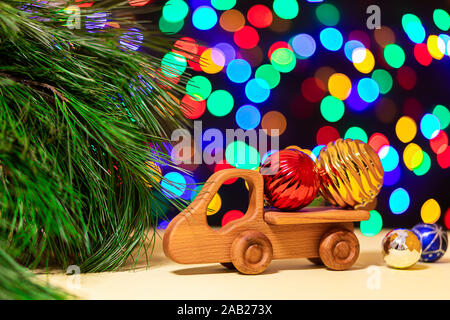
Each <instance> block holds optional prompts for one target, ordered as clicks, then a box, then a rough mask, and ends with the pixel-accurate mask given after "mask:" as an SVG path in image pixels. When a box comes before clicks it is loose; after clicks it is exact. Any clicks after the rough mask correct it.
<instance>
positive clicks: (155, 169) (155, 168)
mask: <svg viewBox="0 0 450 320" xmlns="http://www.w3.org/2000/svg"><path fill="white" fill-rule="evenodd" d="M145 166H146V167H147V168H149V169H150V175H151V177H152V178H153V181H155V183H159V182H161V178H162V171H161V168H160V167H159V165H158V164H156V163H155V162H153V161H145ZM142 180H144V181H145V183H146V184H147V186H148V187H150V188H151V187H152V185H151V184H150V183H149V182H148V181H147V180H146V179H144V178H142Z"/></svg>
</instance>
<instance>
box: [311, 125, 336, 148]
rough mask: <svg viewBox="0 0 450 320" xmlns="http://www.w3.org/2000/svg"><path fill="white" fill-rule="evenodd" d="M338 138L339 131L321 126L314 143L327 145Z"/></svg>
mask: <svg viewBox="0 0 450 320" xmlns="http://www.w3.org/2000/svg"><path fill="white" fill-rule="evenodd" d="M339 138H340V135H339V131H338V130H337V129H336V128H334V127H332V126H323V127H321V128H320V129H319V130H318V131H317V134H316V142H317V144H318V145H327V144H328V143H329V142H332V141H335V140H337V139H339ZM313 151H314V150H313Z"/></svg>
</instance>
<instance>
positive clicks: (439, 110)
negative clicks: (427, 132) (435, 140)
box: [433, 104, 450, 130]
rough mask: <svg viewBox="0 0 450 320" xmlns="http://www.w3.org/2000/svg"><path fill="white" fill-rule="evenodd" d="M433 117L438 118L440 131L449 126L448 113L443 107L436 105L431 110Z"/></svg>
mask: <svg viewBox="0 0 450 320" xmlns="http://www.w3.org/2000/svg"><path fill="white" fill-rule="evenodd" d="M433 115H434V116H435V117H436V118H438V120H439V123H440V125H441V129H442V130H444V129H446V128H447V127H448V125H449V124H450V111H449V110H448V109H447V108H446V107H445V106H443V105H441V104H438V105H436V106H435V107H434V109H433Z"/></svg>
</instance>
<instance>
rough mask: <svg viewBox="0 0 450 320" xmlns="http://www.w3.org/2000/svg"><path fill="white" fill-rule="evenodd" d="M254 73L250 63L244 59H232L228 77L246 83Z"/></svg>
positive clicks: (228, 68)
mask: <svg viewBox="0 0 450 320" xmlns="http://www.w3.org/2000/svg"><path fill="white" fill-rule="evenodd" d="M251 74H252V68H251V67H250V64H249V63H248V62H247V61H245V60H244V59H235V60H232V61H231V62H230V63H229V64H228V66H227V77H228V79H230V80H231V81H232V82H235V83H244V82H246V81H247V80H248V79H249V78H250V76H251Z"/></svg>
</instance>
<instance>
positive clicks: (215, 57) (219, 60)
mask: <svg viewBox="0 0 450 320" xmlns="http://www.w3.org/2000/svg"><path fill="white" fill-rule="evenodd" d="M224 65H225V56H224V54H223V52H222V51H221V50H219V49H215V48H209V49H206V50H205V51H203V53H202V55H201V56H200V68H201V69H202V70H203V72H205V73H209V74H214V73H218V72H220V71H222V69H223V67H224Z"/></svg>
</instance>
